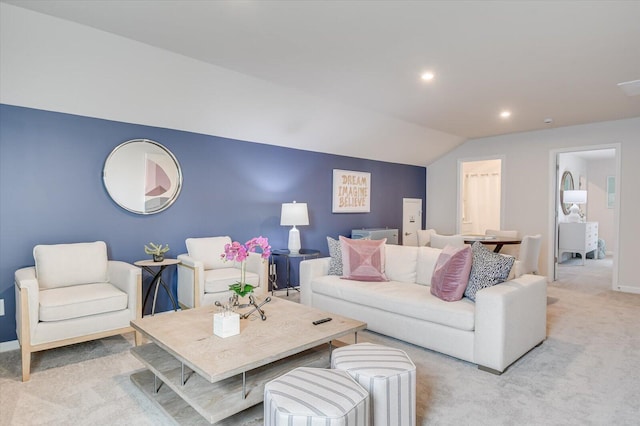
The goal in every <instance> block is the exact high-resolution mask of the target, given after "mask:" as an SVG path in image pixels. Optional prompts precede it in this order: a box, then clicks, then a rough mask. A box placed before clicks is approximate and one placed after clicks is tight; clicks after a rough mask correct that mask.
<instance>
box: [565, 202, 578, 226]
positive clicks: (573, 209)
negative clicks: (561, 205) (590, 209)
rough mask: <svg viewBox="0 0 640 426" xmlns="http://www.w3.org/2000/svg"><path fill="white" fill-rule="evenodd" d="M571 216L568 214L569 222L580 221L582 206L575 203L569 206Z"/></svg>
mask: <svg viewBox="0 0 640 426" xmlns="http://www.w3.org/2000/svg"><path fill="white" fill-rule="evenodd" d="M569 212H570V213H569V216H567V222H573V223H575V222H580V207H578V205H577V204H574V205H572V206H571V208H569Z"/></svg>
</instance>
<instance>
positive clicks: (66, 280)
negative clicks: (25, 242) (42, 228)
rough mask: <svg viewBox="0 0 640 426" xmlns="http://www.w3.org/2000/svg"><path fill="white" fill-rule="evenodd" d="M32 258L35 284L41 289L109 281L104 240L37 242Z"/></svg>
mask: <svg viewBox="0 0 640 426" xmlns="http://www.w3.org/2000/svg"><path fill="white" fill-rule="evenodd" d="M33 258H34V260H35V261H36V277H37V278H38V285H39V286H40V288H43V289H44V288H58V287H67V286H70V285H77V284H91V283H104V282H108V281H109V275H108V272H107V264H108V259H107V245H106V244H105V243H104V241H96V242H93V243H74V244H53V245H37V246H35V247H34V248H33Z"/></svg>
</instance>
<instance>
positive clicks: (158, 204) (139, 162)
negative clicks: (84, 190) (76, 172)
mask: <svg viewBox="0 0 640 426" xmlns="http://www.w3.org/2000/svg"><path fill="white" fill-rule="evenodd" d="M102 179H103V181H104V186H105V188H106V189H107V192H108V193H109V196H110V197H111V199H112V200H113V201H115V202H116V204H118V205H119V206H120V207H122V208H123V209H125V210H128V211H130V212H133V213H138V214H153V213H159V212H161V211H163V210H165V209H167V208H168V207H169V206H171V204H173V202H174V201H175V200H176V199H177V198H178V195H179V194H180V189H181V188H182V171H181V170H180V164H178V160H176V157H175V156H174V155H173V154H172V153H171V151H169V150H168V149H167V148H165V147H164V146H162V145H160V144H159V143H158V142H154V141H152V140H149V139H133V140H130V141H127V142H124V143H122V144H120V145H118V146H117V147H116V148H115V149H114V150H113V151H111V154H109V156H108V157H107V160H106V161H105V164H104V169H103V171H102Z"/></svg>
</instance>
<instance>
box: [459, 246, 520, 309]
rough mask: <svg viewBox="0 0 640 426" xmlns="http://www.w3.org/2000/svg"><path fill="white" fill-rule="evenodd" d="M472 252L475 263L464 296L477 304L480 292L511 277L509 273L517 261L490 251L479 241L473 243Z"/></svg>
mask: <svg viewBox="0 0 640 426" xmlns="http://www.w3.org/2000/svg"><path fill="white" fill-rule="evenodd" d="M471 251H472V253H473V263H472V264H471V274H470V275H469V284H467V288H466V290H465V291H464V295H465V296H466V297H468V298H469V299H471V300H473V301H474V302H475V300H476V293H477V292H478V291H480V290H482V289H483V288H487V287H491V286H494V285H496V284H500V283H501V282H504V281H505V280H506V279H507V277H509V272H510V271H511V268H512V267H513V262H515V260H516V259H515V257H513V256H503V255H501V254H499V253H494V252H492V251H489V250H487V249H486V248H485V246H484V244H482V243H481V242H479V241H476V242H475V243H473V245H472V246H471Z"/></svg>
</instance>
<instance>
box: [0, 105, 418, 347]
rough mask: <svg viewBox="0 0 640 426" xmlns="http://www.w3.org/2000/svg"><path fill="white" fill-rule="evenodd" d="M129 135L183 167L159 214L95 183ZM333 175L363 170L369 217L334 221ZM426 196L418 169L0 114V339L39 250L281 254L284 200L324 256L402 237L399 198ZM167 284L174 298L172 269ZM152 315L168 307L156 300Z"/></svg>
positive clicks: (96, 122)
mask: <svg viewBox="0 0 640 426" xmlns="http://www.w3.org/2000/svg"><path fill="white" fill-rule="evenodd" d="M247 125H250V123H248V124H247ZM137 138H146V139H152V140H154V141H156V142H159V143H161V144H162V145H164V146H165V147H167V148H168V149H169V150H170V151H172V152H173V154H174V155H175V156H176V157H177V159H178V161H179V163H180V165H181V167H182V172H183V179H184V180H183V188H182V192H181V194H180V197H179V198H178V200H177V201H176V202H175V203H174V204H173V205H172V206H171V207H170V208H169V209H167V210H165V211H163V212H161V213H158V214H155V215H149V216H143V215H136V214H133V213H129V212H127V211H125V210H123V209H122V208H120V207H118V206H117V205H116V204H115V203H114V202H113V201H112V200H111V199H110V198H109V195H108V194H107V192H106V190H105V189H104V185H103V183H102V168H103V165H104V161H105V159H106V158H107V156H108V155H109V153H110V152H111V150H113V148H115V147H116V146H117V145H119V144H120V143H122V142H124V141H127V140H130V139H137ZM389 143H393V141H389ZM333 169H345V170H355V171H364V172H370V173H371V212H370V213H357V214H354V213H350V214H335V213H332V212H331V199H332V196H331V192H332V173H333ZM425 193H426V168H424V167H417V166H408V165H401V164H394V163H386V162H381V161H372V160H365V159H359V158H351V157H344V156H338V155H330V154H322V153H316V152H310V151H304V150H297V149H289V148H282V147H277V146H271V145H265V144H259V143H251V142H244V141H239V140H233V139H225V138H221V137H215V136H208V135H202V134H196V133H190V132H184V131H177V130H171V129H164V128H158V127H149V126H141V125H135V124H128V123H122V122H115V121H109V120H101V119H94V118H87V117H82V116H75V115H69V114H61V113H53V112H48V111H41V110H35V109H30V108H22V107H15V106H9V105H0V299H4V301H5V312H6V314H5V316H3V317H0V342H5V341H11V340H14V339H16V334H15V295H14V282H13V281H14V278H13V274H14V271H15V270H16V269H19V268H21V267H25V266H30V265H33V263H34V261H33V255H32V250H33V247H34V246H35V245H36V244H57V243H70V242H82V241H96V240H103V241H105V242H106V243H107V246H108V248H109V258H111V259H115V260H124V261H127V262H134V261H135V260H139V259H146V258H148V256H147V255H146V254H145V253H144V251H143V246H144V244H146V243H148V242H150V241H154V242H158V243H160V242H161V243H168V244H169V245H170V247H171V251H170V252H169V253H168V254H167V256H169V257H176V256H177V255H178V254H180V253H184V252H186V247H185V244H184V240H185V238H187V237H199V236H217V235H230V236H231V237H232V238H233V239H234V240H238V241H240V242H245V241H246V240H248V239H250V238H251V237H254V236H258V235H263V236H266V237H268V238H269V241H270V243H271V245H272V246H273V247H274V248H286V246H287V239H288V231H289V227H282V226H280V208H281V203H283V202H291V201H293V200H296V201H298V202H306V203H307V204H308V208H309V220H310V225H309V226H302V227H300V228H299V229H300V231H301V238H302V246H303V247H305V248H316V249H319V250H321V251H322V254H323V255H327V254H328V250H327V244H326V238H325V237H326V236H327V235H330V236H333V237H337V235H346V236H349V235H350V230H351V229H352V228H359V227H385V226H386V227H390V228H398V229H401V228H402V199H403V198H405V197H406V198H422V199H424V197H425ZM423 211H424V205H423ZM174 269H175V268H174ZM168 275H169V276H168V277H167V279H168V280H169V281H170V282H171V283H172V285H173V291H174V293H175V272H170V273H169V274H168ZM158 308H159V310H167V309H169V308H170V301H169V299H168V297H166V296H165V295H164V294H163V293H162V291H160V292H159V300H158Z"/></svg>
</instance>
